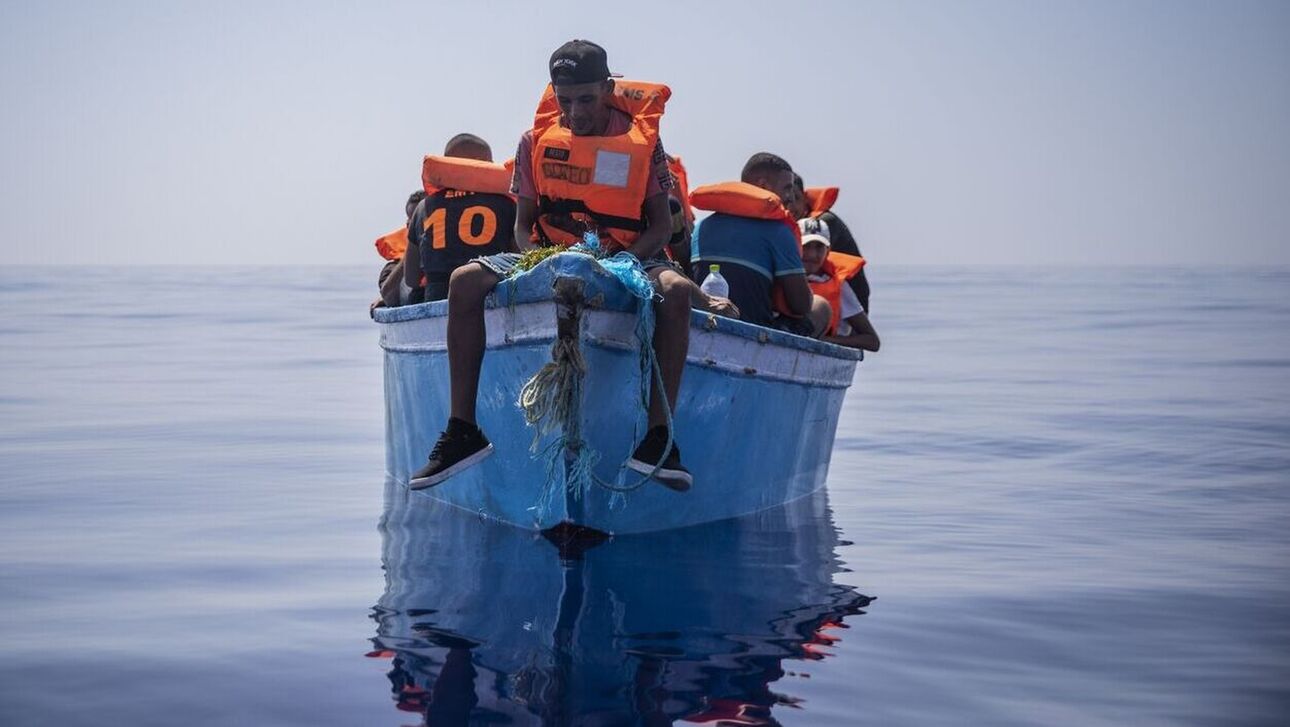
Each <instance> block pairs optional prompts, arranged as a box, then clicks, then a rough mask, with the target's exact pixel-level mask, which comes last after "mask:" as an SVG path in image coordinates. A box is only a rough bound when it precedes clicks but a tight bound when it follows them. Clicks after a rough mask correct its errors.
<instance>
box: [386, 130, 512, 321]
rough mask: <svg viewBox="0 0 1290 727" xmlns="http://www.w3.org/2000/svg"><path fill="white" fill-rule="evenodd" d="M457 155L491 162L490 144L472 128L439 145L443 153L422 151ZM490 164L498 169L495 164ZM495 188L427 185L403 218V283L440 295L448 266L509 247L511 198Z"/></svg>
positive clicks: (448, 159)
mask: <svg viewBox="0 0 1290 727" xmlns="http://www.w3.org/2000/svg"><path fill="white" fill-rule="evenodd" d="M457 159H471V160H475V161H479V162H492V161H493V150H492V148H491V147H489V146H488V142H486V141H484V140H483V139H481V138H479V137H478V136H475V135H474V134H457V135H456V136H454V137H452V138H451V139H449V140H448V143H447V144H446V145H445V146H444V150H443V157H427V162H426V163H427V164H429V163H431V162H432V161H438V163H439V164H449V163H453V162H454V161H455V160H457ZM463 166H465V165H463ZM494 166H495V168H496V169H497V171H498V172H501V171H503V170H502V168H501V165H494ZM467 168H469V167H467ZM431 189H433V188H428V189H427V191H431ZM500 192H501V190H499V191H486V190H484V189H482V188H476V189H433V193H431V194H430V195H429V196H428V197H426V198H425V199H424V201H422V202H421V203H420V204H419V205H418V206H417V208H416V210H415V211H414V212H413V214H412V218H411V219H410V220H409V221H408V238H409V241H410V244H409V245H408V251H407V254H406V255H405V256H404V265H403V274H404V280H405V282H406V284H407V285H408V286H415V285H418V284H420V283H421V281H424V287H425V296H424V299H425V300H427V301H434V300H443V299H445V298H447V297H448V279H449V276H450V275H451V274H452V271H453V270H455V269H457V268H458V267H460V266H462V265H465V264H466V263H468V262H470V261H471V260H472V259H473V258H476V257H479V256H480V255H490V254H494V253H499V252H508V251H514V250H515V249H516V248H515V241H514V239H513V237H512V235H513V233H514V229H515V202H514V201H513V200H512V199H511V198H510V197H508V196H507V195H505V194H502V193H500Z"/></svg>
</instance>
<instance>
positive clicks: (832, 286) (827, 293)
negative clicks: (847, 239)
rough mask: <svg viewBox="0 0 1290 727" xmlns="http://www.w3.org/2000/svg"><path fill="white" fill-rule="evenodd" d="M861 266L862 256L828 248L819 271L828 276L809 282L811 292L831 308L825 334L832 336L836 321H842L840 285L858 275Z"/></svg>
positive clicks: (836, 324)
mask: <svg viewBox="0 0 1290 727" xmlns="http://www.w3.org/2000/svg"><path fill="white" fill-rule="evenodd" d="M863 267H864V258H862V257H858V256H856V255H847V254H845V253H841V252H833V251H831V250H830V251H829V255H828V257H826V258H824V264H823V265H821V266H820V272H821V273H824V274H826V275H828V276H829V278H828V280H822V281H820V282H818V283H816V282H811V292H812V293H815V294H816V295H818V296H820V297H821V298H823V299H825V300H827V301H828V302H829V307H831V308H832V309H833V317H832V318H830V319H829V330H828V331H826V332H825V335H828V336H832V335H833V334H834V333H836V332H837V330H838V323H840V322H842V286H844V285H846V284H847V281H848V280H850V279H852V278H854V277H855V276H857V275H859V274H860V269H861V268H863ZM808 280H809V278H808Z"/></svg>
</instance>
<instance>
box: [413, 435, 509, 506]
mask: <svg viewBox="0 0 1290 727" xmlns="http://www.w3.org/2000/svg"><path fill="white" fill-rule="evenodd" d="M492 453H493V445H492V444H491V443H490V442H489V441H488V438H487V437H485V436H484V433H483V432H482V431H480V429H479V427H477V426H475V425H474V424H470V423H467V422H464V421H462V420H461V419H449V420H448V428H447V429H446V430H445V431H444V432H443V433H442V434H440V435H439V441H438V442H435V445H434V449H432V450H430V461H429V462H427V463H426V466H425V467H422V468H421V469H419V470H417V471H416V472H414V473H412V477H411V478H409V479H408V488H409V489H412V490H423V489H425V488H427V487H433V486H434V485H437V484H439V483H440V482H443V481H444V480H446V479H448V478H449V477H452V476H453V475H455V474H457V473H458V472H461V471H462V470H465V469H469V468H470V467H471V466H472V465H474V464H476V463H478V462H482V461H483V460H484V459H486V458H487V457H488V455H490V454H492Z"/></svg>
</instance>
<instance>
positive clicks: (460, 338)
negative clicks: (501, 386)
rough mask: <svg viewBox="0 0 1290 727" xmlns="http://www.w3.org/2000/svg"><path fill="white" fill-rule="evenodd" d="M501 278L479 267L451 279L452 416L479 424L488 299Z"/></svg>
mask: <svg viewBox="0 0 1290 727" xmlns="http://www.w3.org/2000/svg"><path fill="white" fill-rule="evenodd" d="M499 280H501V278H500V277H499V276H498V275H497V273H495V272H493V271H492V270H489V269H488V268H486V267H484V266H483V265H480V264H478V263H471V264H468V265H463V266H462V267H459V268H457V269H456V270H454V271H452V277H450V278H449V279H448V375H449V377H450V382H451V383H450V386H451V387H452V404H451V409H452V410H451V413H450V416H452V417H454V418H457V419H460V420H462V421H465V422H469V423H471V424H474V423H475V400H476V399H477V398H478V393H479V368H480V366H482V365H483V362H484V346H485V344H486V342H487V333H486V331H485V330H484V299H485V298H487V297H488V293H489V292H490V291H492V289H493V288H496V287H497V283H498V281H499Z"/></svg>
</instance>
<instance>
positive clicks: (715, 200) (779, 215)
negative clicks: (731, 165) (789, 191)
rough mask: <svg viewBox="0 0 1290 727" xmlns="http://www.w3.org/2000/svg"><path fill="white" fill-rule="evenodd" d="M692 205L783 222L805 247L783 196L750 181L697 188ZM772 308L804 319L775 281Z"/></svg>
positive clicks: (691, 198) (788, 315)
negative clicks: (790, 305)
mask: <svg viewBox="0 0 1290 727" xmlns="http://www.w3.org/2000/svg"><path fill="white" fill-rule="evenodd" d="M690 204H692V205H694V206H695V207H697V208H699V209H701V210H708V211H710V212H720V213H722V214H727V215H734V216H736V217H752V218H754V219H758V220H773V221H776V222H782V223H784V224H785V225H787V226H788V228H789V229H790V230H792V231H793V237H794V238H796V239H797V248H798V252H799V253H800V252H801V249H802V231H801V230H799V229H798V228H797V222H796V221H794V220H793V215H792V213H790V212H789V211H788V210H787V209H785V208H784V203H783V202H782V201H781V200H780V198H779V195H777V194H775V193H774V192H770V191H767V190H765V189H762V188H761V187H758V186H757V185H755V184H748V183H747V182H721V183H719V184H705V185H703V186H702V187H696V188H695V189H694V191H693V192H691V193H690ZM770 302H771V307H772V308H773V309H774V310H775V312H776V313H779V314H780V315H782V316H787V317H789V318H801V317H802V316H800V315H798V314H796V313H793V312H792V311H790V310H789V308H788V299H787V298H785V297H784V290H783V288H781V287H780V285H779V283H778V281H776V282H773V283H772V284H771V291H770Z"/></svg>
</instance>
